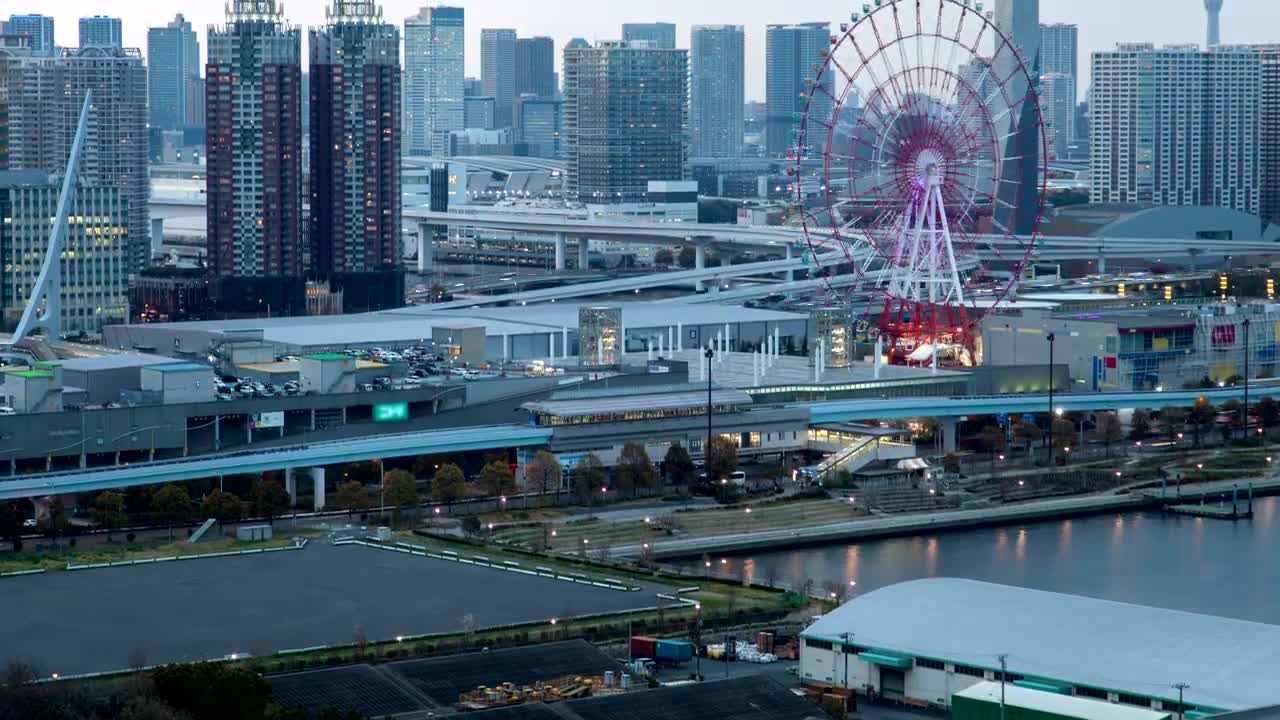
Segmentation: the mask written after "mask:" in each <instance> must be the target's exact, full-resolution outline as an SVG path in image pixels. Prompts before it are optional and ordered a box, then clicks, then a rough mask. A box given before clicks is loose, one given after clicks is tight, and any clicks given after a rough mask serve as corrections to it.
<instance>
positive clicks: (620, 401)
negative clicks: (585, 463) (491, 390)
mask: <svg viewBox="0 0 1280 720" xmlns="http://www.w3.org/2000/svg"><path fill="white" fill-rule="evenodd" d="M711 402H712V404H714V405H721V406H723V405H750V404H751V396H750V395H748V394H746V393H745V392H743V391H741V390H733V389H726V390H712V391H711ZM706 404H707V391H706V390H686V391H683V392H673V393H663V394H654V393H644V394H641V393H637V394H633V395H631V394H617V393H616V392H615V394H614V395H611V396H609V397H590V396H587V397H575V398H566V399H562V400H541V401H538V402H530V403H525V404H524V405H521V406H520V407H522V408H524V409H525V410H528V411H530V412H533V413H537V414H539V415H550V416H553V417H583V416H587V415H622V414H625V413H630V412H650V411H654V410H680V409H683V408H701V407H705V406H706Z"/></svg>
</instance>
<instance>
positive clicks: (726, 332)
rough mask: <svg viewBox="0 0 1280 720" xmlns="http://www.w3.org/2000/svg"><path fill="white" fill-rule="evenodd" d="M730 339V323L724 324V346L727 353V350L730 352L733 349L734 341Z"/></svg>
mask: <svg viewBox="0 0 1280 720" xmlns="http://www.w3.org/2000/svg"><path fill="white" fill-rule="evenodd" d="M729 338H730V335H729V323H725V324H724V342H725V346H724V348H725V350H726V351H727V350H730V349H731V348H733V341H732V340H730V339H729Z"/></svg>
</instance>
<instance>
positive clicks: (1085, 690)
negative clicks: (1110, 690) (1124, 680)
mask: <svg viewBox="0 0 1280 720" xmlns="http://www.w3.org/2000/svg"><path fill="white" fill-rule="evenodd" d="M1076 695H1079V696H1081V697H1091V698H1097V699H1099V700H1106V699H1107V691H1106V690H1099V689H1098V688H1091V687H1088V686H1086V685H1077V686H1076Z"/></svg>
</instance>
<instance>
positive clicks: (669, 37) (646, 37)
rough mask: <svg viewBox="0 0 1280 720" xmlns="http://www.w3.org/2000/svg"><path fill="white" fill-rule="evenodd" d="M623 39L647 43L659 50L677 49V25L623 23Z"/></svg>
mask: <svg viewBox="0 0 1280 720" xmlns="http://www.w3.org/2000/svg"><path fill="white" fill-rule="evenodd" d="M622 39H623V40H624V41H625V42H646V43H650V44H652V46H653V47H655V48H657V49H659V50H674V49H675V47H676V26H675V23H664V22H654V23H623V24H622Z"/></svg>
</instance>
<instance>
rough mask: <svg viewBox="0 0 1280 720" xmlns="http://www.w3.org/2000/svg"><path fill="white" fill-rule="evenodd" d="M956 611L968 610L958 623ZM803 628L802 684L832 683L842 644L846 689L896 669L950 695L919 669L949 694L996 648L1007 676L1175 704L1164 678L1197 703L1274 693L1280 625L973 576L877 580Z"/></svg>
mask: <svg viewBox="0 0 1280 720" xmlns="http://www.w3.org/2000/svg"><path fill="white" fill-rule="evenodd" d="M961 608H965V609H968V611H970V612H974V613H977V614H976V615H974V616H972V617H970V619H969V621H967V622H957V615H956V613H957V612H958V611H959V610H960V609H961ZM846 633H848V634H849V635H848V636H847V637H848V638H850V640H848V641H846V640H845V639H844V638H845V637H846V636H845V634H846ZM802 636H803V638H804V643H803V647H802V648H801V661H800V662H801V678H802V679H804V680H805V681H808V682H831V681H832V677H831V672H832V668H831V659H832V657H833V651H832V648H833V646H834V645H839V644H842V643H843V642H849V644H850V652H849V653H846V654H845V656H846V657H856V658H857V661H855V662H851V664H850V667H849V684H850V685H851V686H854V687H861V686H863V685H864V684H865V683H867V682H869V681H870V679H869V678H868V676H867V671H868V669H869V668H871V667H872V666H880V667H887V666H893V668H896V669H898V670H901V671H903V672H904V673H906V674H907V675H908V676H910V679H909V680H908V683H907V687H908V692H910V689H911V688H912V687H916V688H920V689H922V690H924V691H925V692H928V693H929V694H928V695H926V696H924V697H921V698H920V699H924V700H928V701H930V702H937V701H939V700H940V701H941V702H942V703H943V704H946V703H947V702H948V700H949V698H948V697H941V698H936V697H934V695H937V694H939V693H937V691H936V689H935V688H936V686H935V684H934V683H932V682H930V681H929V679H928V678H926V677H925V674H926V673H939V674H940V673H941V672H944V668H945V669H946V670H950V671H951V672H948V673H947V676H948V677H950V678H952V684H951V688H950V690H951V692H954V691H957V690H963V689H964V687H965V686H967V685H971V684H974V683H977V682H980V681H981V680H982V679H983V678H984V675H986V674H987V673H995V672H998V671H999V670H1000V661H999V660H998V659H997V655H999V654H1005V655H1006V656H1007V658H1008V672H1009V678H1010V680H1011V681H1012V680H1015V679H1016V680H1021V679H1023V678H1033V679H1035V680H1037V681H1038V682H1042V683H1046V684H1053V685H1060V686H1062V687H1063V688H1064V689H1066V690H1068V691H1070V692H1072V693H1073V694H1075V695H1084V696H1086V697H1098V698H1105V699H1117V700H1119V701H1121V702H1123V703H1125V704H1128V705H1135V706H1143V705H1145V706H1146V707H1148V708H1155V709H1159V707H1158V706H1157V705H1156V703H1161V704H1163V703H1176V702H1177V698H1178V693H1177V691H1176V690H1173V689H1172V688H1171V687H1170V685H1171V684H1172V683H1174V682H1179V681H1183V680H1184V679H1186V678H1192V679H1194V682H1192V683H1191V686H1190V688H1188V689H1187V690H1186V694H1185V702H1186V703H1187V705H1188V706H1190V707H1189V708H1188V709H1193V710H1196V711H1201V712H1222V711H1226V710H1239V709H1245V708H1252V707H1258V706H1262V705H1268V704H1275V703H1276V702H1277V701H1280V685H1278V684H1277V683H1276V682H1275V668H1276V667H1277V666H1278V665H1280V626H1275V625H1265V624H1262V623H1256V622H1246V621H1243V620H1233V619H1229V618H1221V617H1213V616H1210V615H1199V614H1195V613H1187V612H1180V611H1176V610H1165V609H1161V608H1153V607H1144V606H1140V605H1131V604H1128V603H1119V602H1113V601H1107V600H1097V599H1094V598H1087V597H1081V596H1078V595H1066V594H1062V593H1054V592H1045V591H1041V590H1029V589H1025V588H1016V587H1009V586H1004V585H996V584H992V583H985V582H978V581H975V580H962V579H956V578H931V579H926V580H914V581H910V582H904V583H898V584H896V585H890V586H888V587H884V588H880V589H877V590H874V591H872V592H869V593H867V594H865V595H861V596H859V597H857V598H855V599H854V600H851V601H849V602H847V603H845V604H844V605H842V606H840V607H839V608H837V609H835V610H833V611H832V612H830V613H828V614H826V615H824V616H823V617H822V618H821V619H820V620H818V621H817V622H816V623H814V624H813V625H810V626H809V627H808V628H807V629H805V631H804V632H803V633H802ZM842 667H843V666H842V664H840V663H837V668H836V669H837V670H839V669H840V668H842ZM917 673H920V675H919V676H917ZM820 675H823V676H825V678H826V679H825V680H824V679H823V678H822V677H819V676H820ZM986 677H987V679H990V678H991V677H994V675H986ZM835 681H836V682H840V678H839V675H838V674H837V677H836V678H835ZM942 694H944V695H945V693H942ZM917 697H919V695H917Z"/></svg>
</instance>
